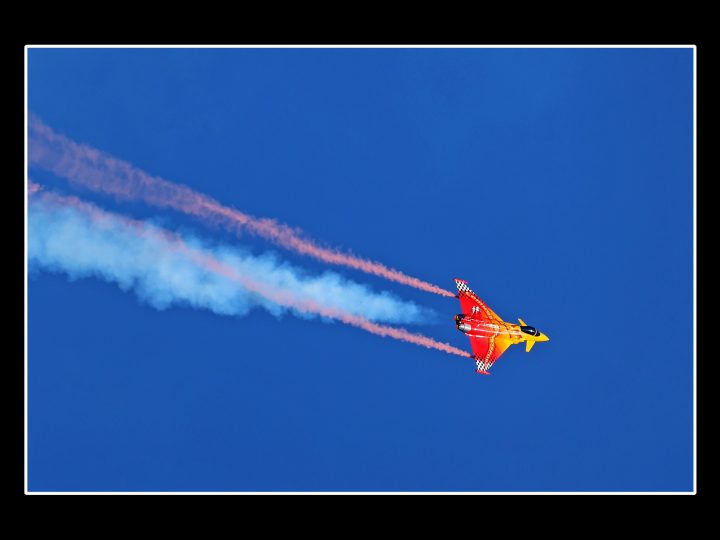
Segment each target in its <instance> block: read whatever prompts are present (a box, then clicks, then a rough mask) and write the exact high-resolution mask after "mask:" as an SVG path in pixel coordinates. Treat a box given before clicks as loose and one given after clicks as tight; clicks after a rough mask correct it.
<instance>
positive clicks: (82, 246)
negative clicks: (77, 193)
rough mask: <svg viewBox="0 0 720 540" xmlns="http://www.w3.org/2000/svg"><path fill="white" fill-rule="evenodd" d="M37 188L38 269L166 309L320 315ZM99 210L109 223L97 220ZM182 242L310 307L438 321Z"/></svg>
mask: <svg viewBox="0 0 720 540" xmlns="http://www.w3.org/2000/svg"><path fill="white" fill-rule="evenodd" d="M34 186H37V185H36V184H32V183H31V184H30V187H31V190H30V191H31V192H33V193H31V195H30V199H29V203H28V264H29V268H30V270H31V271H33V270H45V271H54V272H62V273H65V274H67V275H68V276H70V277H71V278H85V277H97V278H100V279H103V280H105V281H108V282H111V283H116V284H117V285H118V286H119V287H120V288H121V289H123V290H132V291H134V292H135V293H136V294H137V296H138V297H139V298H140V299H142V300H143V301H145V302H147V303H149V304H150V305H152V306H154V307H155V308H158V309H165V308H167V307H170V306H173V305H185V306H190V307H194V308H201V309H209V310H211V311H213V312H215V313H218V314H221V315H236V316H241V315H246V314H247V313H248V312H249V311H250V310H251V309H252V308H253V307H254V306H261V307H263V308H265V309H266V310H267V311H269V312H271V313H273V314H274V315H281V314H282V313H284V312H287V311H288V310H290V311H293V313H294V314H296V315H301V316H303V317H316V316H317V315H316V314H313V313H308V312H307V311H304V310H297V309H293V308H292V307H287V306H283V305H280V304H278V303H274V302H272V301H271V300H269V299H268V298H267V297H263V296H261V295H258V294H256V293H255V292H251V291H248V290H247V289H245V288H243V287H241V286H238V283H237V282H236V281H233V280H232V279H228V277H227V276H224V275H222V274H219V273H217V272H213V271H211V270H209V269H208V268H207V267H206V266H204V265H202V264H198V262H197V261H195V260H193V259H192V258H188V257H187V256H186V255H184V254H183V253H181V252H178V251H174V250H172V249H167V241H166V240H164V239H163V234H164V233H163V232H162V231H161V229H154V228H153V227H152V226H150V225H148V224H146V223H143V231H145V234H143V232H142V231H141V230H138V228H137V227H135V226H132V223H135V224H137V222H132V221H131V220H127V219H125V218H123V217H121V216H118V215H114V214H110V213H107V212H103V211H100V210H99V209H97V208H96V207H92V206H91V205H87V204H85V203H82V202H81V201H78V200H77V199H75V201H76V204H75V205H68V204H58V200H59V197H58V196H54V195H52V194H47V193H46V194H43V192H42V191H40V190H38V189H33V187H34ZM81 206H84V207H85V208H84V209H85V211H82V209H81V208H80V207H81ZM93 208H94V210H93ZM88 209H89V210H88ZM92 212H96V214H97V215H100V216H101V217H102V219H100V220H97V219H95V220H93V219H92V215H93V214H92ZM148 231H150V232H152V231H156V234H147V232H148ZM182 240H183V242H185V243H186V244H187V245H189V246H192V248H193V249H194V250H196V251H197V252H199V253H204V254H207V256H208V257H212V258H213V259H216V260H218V261H220V262H222V264H224V265H226V266H227V267H228V268H232V269H233V270H234V271H235V272H237V274H239V275H243V276H247V278H248V279H250V280H252V282H254V283H259V284H262V285H264V286H266V287H268V288H270V287H276V288H278V289H282V290H287V291H292V292H293V296H294V297H295V298H296V299H297V301H298V302H299V303H303V302H310V303H313V304H316V305H319V306H322V307H323V308H326V309H328V310H339V311H342V312H344V313H347V314H350V315H354V316H358V317H363V318H365V319H367V320H369V321H376V322H390V323H420V322H425V321H426V320H428V319H429V318H430V319H433V318H434V313H433V312H432V311H430V310H427V309H425V308H421V307H419V306H417V305H416V304H414V303H412V302H406V301H402V300H400V299H398V298H396V297H395V296H393V295H391V294H390V293H387V292H381V293H377V292H373V291H371V290H370V289H368V288H367V287H365V286H364V285H360V284H358V283H354V282H352V281H349V280H346V279H344V278H342V277H340V276H339V275H337V274H334V273H332V272H325V273H323V274H321V275H319V276H311V275H308V274H306V273H305V272H303V271H302V270H300V269H299V268H296V267H293V266H291V265H289V264H287V263H283V262H282V261H280V260H279V259H278V258H277V257H275V256H273V255H262V256H255V255H251V254H249V253H246V252H243V251H241V250H239V249H237V248H234V247H233V248H230V247H209V246H208V245H206V244H204V243H203V242H201V241H200V240H199V239H197V238H190V237H187V236H186V237H183V238H182Z"/></svg>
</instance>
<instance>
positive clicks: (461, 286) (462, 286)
mask: <svg viewBox="0 0 720 540" xmlns="http://www.w3.org/2000/svg"><path fill="white" fill-rule="evenodd" d="M455 285H457V289H458V291H461V292H472V291H471V290H470V287H468V286H467V283H463V282H462V281H456V282H455Z"/></svg>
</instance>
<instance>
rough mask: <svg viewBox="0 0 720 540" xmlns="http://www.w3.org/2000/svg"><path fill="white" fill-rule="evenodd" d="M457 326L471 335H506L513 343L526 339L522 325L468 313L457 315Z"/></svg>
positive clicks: (480, 336)
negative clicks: (489, 319)
mask: <svg viewBox="0 0 720 540" xmlns="http://www.w3.org/2000/svg"><path fill="white" fill-rule="evenodd" d="M455 326H456V327H457V329H458V330H460V331H461V332H462V333H463V334H467V335H468V336H469V337H477V338H484V339H489V338H491V337H492V336H499V335H505V336H508V337H509V338H510V339H512V342H513V343H521V342H523V341H525V335H524V334H523V333H522V332H521V331H520V326H519V325H517V324H512V323H502V324H501V323H496V322H489V321H483V320H478V319H473V318H472V317H470V316H468V315H455Z"/></svg>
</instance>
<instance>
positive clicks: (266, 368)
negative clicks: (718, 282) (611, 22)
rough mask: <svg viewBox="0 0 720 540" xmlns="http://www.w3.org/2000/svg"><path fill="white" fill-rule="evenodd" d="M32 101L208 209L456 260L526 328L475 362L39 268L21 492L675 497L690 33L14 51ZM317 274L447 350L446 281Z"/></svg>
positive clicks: (255, 247)
mask: <svg viewBox="0 0 720 540" xmlns="http://www.w3.org/2000/svg"><path fill="white" fill-rule="evenodd" d="M28 102H29V109H30V111H32V112H34V113H35V114H37V115H38V116H39V117H40V118H42V120H43V121H44V122H45V123H47V124H48V125H50V126H51V127H53V128H54V129H55V130H57V131H59V132H62V133H64V134H65V135H67V136H69V137H71V138H72V139H74V140H77V141H81V142H85V143H87V144H90V145H91V146H94V147H96V148H99V149H101V150H103V151H105V152H108V153H110V154H113V155H115V156H117V157H119V158H121V159H124V160H127V161H129V162H131V163H133V164H134V165H135V166H137V167H139V168H141V169H144V170H146V171H148V172H150V173H152V174H155V175H158V176H161V177H163V178H167V179H169V180H172V181H174V182H181V183H184V184H187V185H188V186H191V187H192V188H193V189H195V190H197V191H201V192H203V193H206V194H208V195H210V196H212V197H214V198H216V199H217V200H219V201H221V202H222V203H223V204H226V205H228V206H234V207H236V208H238V209H240V210H242V211H245V212H248V213H250V214H253V215H257V216H269V217H275V218H277V219H279V220H280V221H282V222H284V223H288V224H290V225H293V226H298V227H301V228H302V229H303V230H304V231H306V232H307V233H308V234H310V235H311V236H313V237H314V238H317V239H319V240H321V241H322V242H324V243H326V244H327V245H330V246H335V247H339V248H343V249H346V250H351V251H352V252H353V253H356V254H358V255H362V256H365V257H368V258H371V259H374V260H379V261H382V262H383V263H385V264H387V265H390V266H393V267H395V268H398V269H400V270H402V271H405V272H407V273H409V274H411V275H414V276H417V277H419V278H422V279H425V280H428V281H430V282H433V283H437V284H439V285H442V286H444V287H447V288H451V287H452V285H453V284H452V278H453V277H461V278H464V279H466V280H468V281H469V283H470V285H471V287H472V288H473V289H474V290H475V292H476V293H477V294H478V295H479V296H480V297H481V298H483V299H484V300H485V301H486V302H487V303H488V304H489V305H490V306H491V307H492V308H493V309H494V310H495V311H496V312H498V313H499V314H500V315H501V316H503V317H504V318H505V319H506V320H509V321H513V320H515V319H517V317H522V318H523V319H524V320H525V321H526V322H527V323H529V324H532V325H535V326H537V327H538V328H539V329H540V330H541V331H543V332H544V333H546V334H547V335H549V336H550V339H551V341H550V342H548V343H541V344H539V345H537V346H536V347H534V349H533V350H532V352H531V353H530V354H526V353H525V352H524V350H523V348H522V347H512V348H510V349H509V350H508V351H507V352H506V353H505V355H504V356H503V357H502V358H501V359H500V360H499V361H498V363H497V364H496V365H495V366H494V368H493V370H492V371H493V375H492V376H490V377H483V376H479V375H476V374H475V373H474V364H473V362H472V361H471V360H468V359H462V358H459V357H454V356H449V355H446V354H444V353H442V352H438V351H433V350H428V349H424V348H420V347H417V346H414V345H411V344H406V343H402V342H399V341H394V340H390V339H383V338H379V337H376V336H373V335H370V334H367V333H364V332H362V331H360V330H357V329H355V328H351V327H348V326H344V325H341V324H336V323H335V324H331V323H323V322H320V321H317V320H306V319H302V318H296V317H293V316H290V315H287V316H283V317H281V318H280V319H278V318H276V317H274V316H273V315H271V314H269V313H268V312H266V311H264V310H262V309H254V310H252V311H251V312H250V314H249V315H246V316H244V317H231V316H220V315H216V314H214V313H212V312H210V311H205V310H202V309H192V308H190V307H171V308H169V309H166V310H160V311H159V310H157V309H155V308H154V307H152V306H151V305H148V304H147V303H143V302H141V301H139V300H138V298H137V297H136V296H135V295H134V294H131V293H128V292H125V291H123V290H121V289H120V288H118V287H117V286H116V285H113V284H110V283H107V282H104V281H101V280H98V279H93V278H87V279H76V280H71V279H68V277H67V276H66V275H64V274H62V273H51V272H47V271H43V270H38V271H34V272H33V273H32V274H31V275H30V277H29V287H28V391H29V394H28V395H29V398H28V412H29V419H28V488H29V490H30V491H75V490H77V491H96V490H101V491H146V490H151V491H318V490H319V491H689V490H692V487H693V485H692V470H693V460H692V457H693V427H692V418H693V411H692V403H693V393H692V380H693V356H692V344H693V339H692V320H693V311H692V268H693V267H692V253H693V252H692V239H693V232H692V216H693V214H692V212H693V210H692V194H693V177H692V143H693V138H692V137H693V136H692V49H411V50H408V49H273V50H264V49H231V50H226V49H201V50H192V49H172V50H167V49H105V50H93V49H31V50H29V52H28ZM30 176H31V177H32V178H33V179H34V180H36V181H38V182H40V183H42V184H44V185H45V186H47V187H49V188H51V189H55V190H57V191H59V192H62V193H67V194H76V195H79V196H81V197H83V198H84V199H86V200H89V201H93V202H95V203H97V204H98V205H100V206H102V207H103V208H105V209H107V210H111V211H113V212H118V213H123V214H126V215H129V216H132V217H135V218H138V219H147V218H152V219H162V220H164V221H163V223H165V225H166V226H168V227H169V228H171V229H176V230H191V231H193V234H197V235H198V236H200V237H203V238H208V239H212V240H214V241H217V242H224V243H226V244H233V245H237V246H240V247H241V248H242V249H245V250H248V251H250V252H252V253H254V254H257V255H260V254H263V253H268V252H273V253H275V254H276V255H277V256H278V257H279V258H281V259H282V260H285V261H287V262H289V263H292V264H293V265H296V266H298V267H302V268H304V269H306V270H307V272H309V273H311V274H320V273H321V272H323V271H324V270H326V269H327V267H325V266H323V265H322V264H320V263H318V262H317V261H314V260H311V259H307V258H303V257H300V256H297V255H293V254H290V253H287V252H284V251H279V250H278V249H277V248H274V247H273V246H271V245H269V244H267V243H265V242H263V241H262V240H258V239H254V238H251V237H245V238H242V239H237V238H235V237H232V236H230V235H228V234H226V233H223V232H222V231H220V230H216V229H207V228H204V227H202V226H201V225H200V224H199V223H197V222H194V221H192V220H190V219H187V218H184V217H183V216H180V215H178V214H174V213H172V212H160V211H158V210H157V209H153V208H150V207H146V206H143V205H142V204H139V203H130V204H128V203H120V202H118V201H115V200H113V199H112V198H107V197H102V196H98V195H96V194H93V193H89V192H82V191H77V190H74V189H73V188H72V187H71V186H70V185H69V184H67V183H66V182H64V181H63V180H62V179H59V178H55V177H53V176H52V175H51V174H49V173H47V172H45V171H40V170H37V171H36V170H33V169H31V170H30ZM335 270H336V271H337V272H338V273H339V274H342V275H343V276H345V277H346V278H348V279H352V280H353V281H356V282H360V283H364V284H365V285H367V286H368V287H370V288H372V289H373V290H374V291H377V292H379V291H390V292H392V293H393V294H394V295H395V296H397V297H398V298H402V299H403V300H407V301H412V302H415V303H416V304H418V305H419V306H423V307H426V308H429V309H432V310H434V311H435V312H437V313H438V314H439V315H440V316H439V318H438V319H437V320H433V321H431V322H430V323H428V324H424V325H407V327H408V328H409V329H412V330H415V331H421V332H423V333H425V334H428V335H431V336H433V337H435V338H436V339H439V340H441V341H447V342H449V343H451V344H453V345H455V346H457V347H461V348H465V349H467V350H469V343H468V340H467V338H466V337H465V336H463V335H462V334H461V333H459V332H458V331H457V330H456V329H455V327H454V324H453V321H452V316H453V315H454V314H455V313H457V312H459V303H458V302H457V300H454V299H447V298H441V297H438V296H435V295H431V294H428V293H424V292H421V291H416V290H414V289H411V288H408V287H404V286H402V285H398V284H394V283H390V282H387V281H384V280H381V279H378V278H375V277H371V276H367V275H365V274H361V273H359V272H355V271H352V270H347V269H342V270H341V269H335Z"/></svg>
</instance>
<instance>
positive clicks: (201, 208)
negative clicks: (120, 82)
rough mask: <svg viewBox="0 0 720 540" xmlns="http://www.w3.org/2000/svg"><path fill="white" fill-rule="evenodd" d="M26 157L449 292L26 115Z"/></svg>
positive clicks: (333, 260)
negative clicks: (330, 245) (229, 203)
mask: <svg viewBox="0 0 720 540" xmlns="http://www.w3.org/2000/svg"><path fill="white" fill-rule="evenodd" d="M28 162H29V164H30V165H34V166H37V167H40V168H43V169H46V170H49V171H51V172H52V173H53V174H56V175H58V176H61V177H64V178H66V179H68V180H69V181H70V182H73V183H76V184H79V185H82V186H84V187H86V188H89V189H91V190H94V191H99V192H102V193H108V194H112V195H114V196H116V197H118V198H120V199H127V200H142V201H143V202H145V203H146V204H149V205H152V206H157V207H159V208H172V209H173V210H176V211H179V212H183V213H185V214H189V215H192V216H194V217H196V218H199V219H201V220H203V221H206V222H210V223H213V224H216V225H221V226H223V227H225V228H227V229H229V230H231V231H233V232H234V233H236V234H237V233H240V232H242V231H249V232H251V233H253V234H255V235H257V236H259V237H261V238H265V239H266V240H269V241H270V242H273V243H275V244H276V245H278V246H281V247H284V248H286V249H288V250H291V251H294V252H296V253H300V254H302V255H307V256H309V257H314V258H315V259H318V260H320V261H323V262H326V263H329V264H335V265H340V266H346V267H349V268H354V269H357V270H361V271H363V272H366V273H368V274H374V275H376V276H380V277H383V278H385V279H388V280H391V281H395V282H398V283H402V284H404V285H409V286H411V287H415V288H417V289H421V290H424V291H428V292H432V293H435V294H439V295H441V296H448V297H452V296H454V294H453V293H451V292H450V291H447V290H445V289H443V288H441V287H438V286H437V285H433V284H432V283H428V282H426V281H423V280H420V279H418V278H415V277H412V276H408V275H406V274H404V273H402V272H400V271H399V270H396V269H394V268H389V267H387V266H385V265H383V264H381V263H379V262H376V261H370V260H367V259H362V258H360V257H356V256H354V255H350V254H347V253H342V252H340V251H337V250H335V249H329V248H324V247H321V246H319V245H318V244H317V243H315V242H314V241H312V240H310V239H308V238H306V237H305V236H304V235H303V233H302V232H301V231H300V230H299V229H293V228H291V227H288V226H287V225H284V224H282V223H278V222H277V221H275V220H273V219H268V218H256V217H253V216H251V215H249V214H245V213H243V212H240V211H238V210H235V209H233V208H228V207H226V206H223V205H221V204H220V203H219V202H217V201H215V200H214V199H212V198H210V197H207V196H206V195H203V194H201V193H198V192H196V191H193V190H191V189H190V188H188V187H186V186H182V185H179V184H174V183H172V182H169V181H167V180H163V179H162V178H158V177H154V176H151V175H149V174H148V173H146V172H144V171H142V170H140V169H137V168H136V167H133V166H132V165H131V164H130V163H128V162H126V161H122V160H119V159H117V158H114V157H112V156H110V155H108V154H105V153H104V152H101V151H100V150H97V149H95V148H92V147H89V146H87V145H84V144H79V143H76V142H75V141H73V140H71V139H69V138H67V137H65V136H64V135H61V134H59V133H56V132H55V131H53V130H52V128H50V127H49V126H46V125H45V124H43V123H42V121H41V120H40V119H39V118H37V117H35V116H34V115H31V116H30V118H29V133H28Z"/></svg>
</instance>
